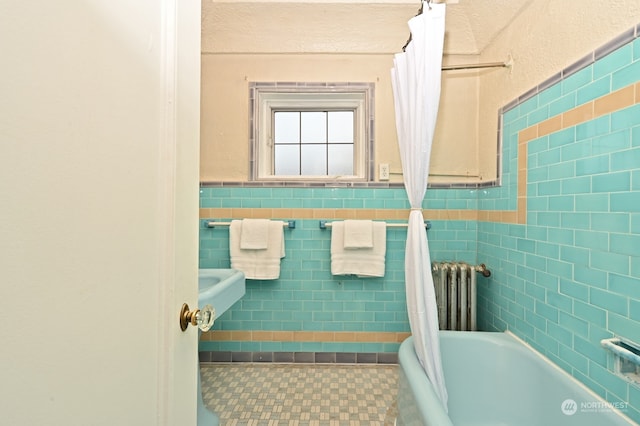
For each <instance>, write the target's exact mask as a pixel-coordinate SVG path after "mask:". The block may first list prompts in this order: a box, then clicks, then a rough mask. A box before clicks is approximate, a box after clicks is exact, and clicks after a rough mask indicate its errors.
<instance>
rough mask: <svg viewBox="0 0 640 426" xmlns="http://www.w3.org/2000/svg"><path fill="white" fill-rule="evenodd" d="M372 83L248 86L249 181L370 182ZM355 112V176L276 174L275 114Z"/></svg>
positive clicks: (371, 170) (371, 158) (265, 84)
mask: <svg viewBox="0 0 640 426" xmlns="http://www.w3.org/2000/svg"><path fill="white" fill-rule="evenodd" d="M373 86H374V85H373V84H372V83H371V84H370V83H308V84H304V83H251V85H250V101H251V102H252V104H253V105H252V108H251V110H252V114H251V120H250V122H251V129H250V130H251V134H250V143H251V155H250V162H251V164H250V167H249V170H250V172H251V176H250V180H252V181H296V182H300V181H321V182H326V181H369V180H370V179H371V178H372V177H373V139H372V135H371V133H372V132H371V131H370V129H373V108H372V103H373ZM285 110H288V111H317V110H353V111H354V153H353V158H354V165H353V166H354V168H353V171H354V173H353V174H352V175H345V176H311V175H307V176H305V175H301V176H300V175H275V174H274V168H273V162H274V159H273V155H274V149H273V135H272V133H273V122H272V121H273V112H274V111H285Z"/></svg>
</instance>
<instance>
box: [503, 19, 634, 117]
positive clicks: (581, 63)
mask: <svg viewBox="0 0 640 426" xmlns="http://www.w3.org/2000/svg"><path fill="white" fill-rule="evenodd" d="M637 37H640V24H639V25H637V26H636V27H634V28H630V29H628V30H627V31H625V32H623V33H622V34H620V35H619V36H617V37H615V38H613V39H611V40H609V41H608V42H607V43H605V44H604V45H602V46H600V47H599V48H597V49H596V50H594V51H593V52H591V53H589V54H588V55H586V56H584V57H582V58H580V59H578V60H577V61H576V62H574V63H573V64H571V65H569V66H568V67H566V68H565V69H563V70H562V71H560V72H558V73H556V74H554V75H552V76H551V77H549V78H548V79H546V80H545V81H543V82H542V83H540V84H538V85H537V86H535V87H533V88H532V89H530V90H528V91H527V92H525V93H523V94H522V95H520V96H518V97H517V98H516V99H514V100H512V101H511V102H509V103H507V104H506V105H505V106H504V107H502V108H501V109H500V114H503V113H505V112H507V111H510V110H512V109H513V108H515V107H517V106H518V105H520V104H521V103H523V102H526V101H527V100H529V99H531V98H533V97H534V96H535V95H537V94H539V93H541V92H542V91H544V90H545V89H548V88H549V87H551V86H553V85H554V84H556V83H559V82H560V81H562V80H564V79H565V78H567V77H569V76H571V75H573V74H575V73H577V72H578V71H580V70H582V69H584V68H586V67H588V66H589V65H591V64H593V63H594V62H595V61H597V60H598V59H601V58H603V57H604V56H606V55H608V54H609V53H611V52H613V51H614V50H616V49H618V48H620V47H622V46H624V45H625V44H627V43H629V42H632V41H633V40H635V39H636V38H637Z"/></svg>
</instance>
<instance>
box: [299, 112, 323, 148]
mask: <svg viewBox="0 0 640 426" xmlns="http://www.w3.org/2000/svg"><path fill="white" fill-rule="evenodd" d="M300 114H301V117H300V121H301V126H302V129H301V130H302V131H301V138H300V139H301V141H302V143H326V142H327V113H326V112H322V111H308V112H302V113H300Z"/></svg>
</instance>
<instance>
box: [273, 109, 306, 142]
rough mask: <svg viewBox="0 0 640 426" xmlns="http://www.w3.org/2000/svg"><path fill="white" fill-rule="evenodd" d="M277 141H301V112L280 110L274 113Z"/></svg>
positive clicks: (274, 138)
mask: <svg viewBox="0 0 640 426" xmlns="http://www.w3.org/2000/svg"><path fill="white" fill-rule="evenodd" d="M273 121H274V124H273V133H274V134H273V140H274V142H275V143H299V142H300V113H299V112H285V111H278V112H275V113H274V114H273Z"/></svg>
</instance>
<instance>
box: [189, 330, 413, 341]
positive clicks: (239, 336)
mask: <svg viewBox="0 0 640 426" xmlns="http://www.w3.org/2000/svg"><path fill="white" fill-rule="evenodd" d="M410 334H411V333H404V332H388V331H384V332H383V331H381V332H375V331H371V332H366V331H262V330H260V331H258V330H253V331H251V330H246V331H234V330H231V331H229V330H212V331H207V332H205V333H202V336H201V337H200V340H204V341H216V342H228V341H234V342H358V343H401V342H403V341H404V340H405V339H406V338H407V337H409V335H410Z"/></svg>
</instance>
